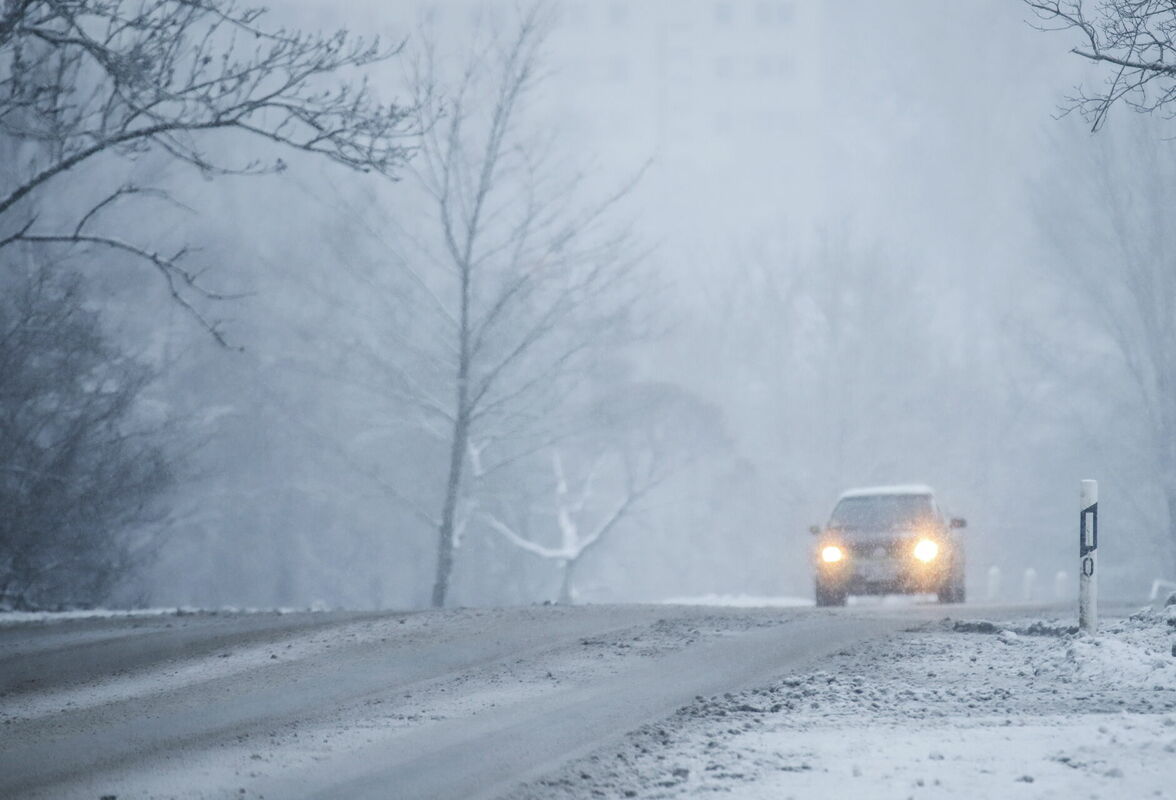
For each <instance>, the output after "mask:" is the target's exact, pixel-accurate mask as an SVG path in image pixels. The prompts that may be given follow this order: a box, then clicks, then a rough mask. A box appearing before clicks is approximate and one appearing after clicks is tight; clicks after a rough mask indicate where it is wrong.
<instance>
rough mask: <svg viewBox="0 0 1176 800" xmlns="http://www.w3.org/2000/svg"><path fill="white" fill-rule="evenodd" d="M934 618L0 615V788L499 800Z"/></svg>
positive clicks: (733, 613) (870, 613) (87, 794)
mask: <svg viewBox="0 0 1176 800" xmlns="http://www.w3.org/2000/svg"><path fill="white" fill-rule="evenodd" d="M953 613H955V614H958V613H959V611H958V610H956V609H954V608H944V607H940V606H935V605H917V604H916V605H902V606H883V605H879V606H869V607H856V608H855V607H851V608H848V609H813V608H797V609H740V610H736V609H716V608H701V607H684V606H683V607H678V606H587V607H573V608H567V607H529V608H513V609H493V610H472V609H469V610H467V609H459V610H452V611H440V612H419V613H409V614H393V613H384V614H357V613H350V614H339V613H313V614H312V613H306V614H284V615H276V614H227V615H226V614H216V615H214V614H185V615H161V616H155V617H147V618H135V619H110V620H103V619H95V620H82V621H71V622H55V623H53V622H50V623H23V624H14V625H4V626H0V726H2V727H0V730H2V734H0V735H2V738H0V797H6V798H9V797H12V798H23V797H28V798H73V797H77V798H91V799H92V800H97V798H103V797H117V798H128V797H136V798H137V797H161V798H162V797H208V798H222V797H224V798H227V797H235V798H248V797H255V798H260V797H269V798H303V797H305V798H319V797H321V798H334V797H348V798H401V797H404V798H479V797H481V798H496V797H504V796H505V797H509V796H511V795H512V793H513V792H515V791H516V788H517V787H519V786H520V785H522V784H523V783H526V782H531V781H534V780H536V779H537V778H540V777H541V776H543V775H545V774H549V773H552V772H553V771H556V770H558V769H560V768H561V767H562V766H564V765H566V764H568V763H569V762H571V761H572V760H574V759H577V758H580V757H583V756H585V755H586V754H588V753H589V752H592V751H594V750H597V749H599V748H601V747H602V746H606V745H608V744H609V743H610V742H611V741H614V740H618V739H620V738H621V737H623V736H624V735H625V734H626V733H628V732H630V731H633V730H635V729H637V728H640V727H641V726H642V725H646V724H648V723H654V722H657V721H658V720H661V719H665V718H667V717H669V716H670V715H672V714H673V712H674V711H675V710H677V709H679V708H681V707H683V706H685V705H688V704H690V703H691V702H693V701H694V700H695V698H696V697H698V696H711V695H722V694H724V693H731V692H738V691H740V690H743V689H747V688H750V687H754V686H760V685H766V684H768V683H770V682H771V681H773V680H778V679H780V678H781V677H783V676H787V675H789V674H791V673H794V672H799V671H802V670H806V669H811V668H813V667H814V665H819V664H820V663H821V662H822V660H823V659H827V658H829V657H831V656H833V655H834V654H836V653H839V652H843V651H845V650H846V648H850V647H854V646H859V645H861V644H862V643H863V642H870V641H877V640H885V639H886V638H888V637H890V636H891V635H893V634H895V633H896V632H898V631H901V630H904V629H907V630H909V629H911V628H918V627H920V626H926V625H930V624H932V623H934V622H936V621H938V620H941V619H942V618H943V617H944V615H945V614H953ZM1001 613H1003V612H1002V611H1001V610H999V609H987V610H986V611H985V615H986V616H987V617H988V618H994V617H997V616H999V615H1000V614H1001Z"/></svg>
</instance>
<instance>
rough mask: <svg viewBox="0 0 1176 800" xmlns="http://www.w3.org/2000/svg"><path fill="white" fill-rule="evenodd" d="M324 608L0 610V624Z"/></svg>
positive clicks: (299, 612) (307, 611)
mask: <svg viewBox="0 0 1176 800" xmlns="http://www.w3.org/2000/svg"><path fill="white" fill-rule="evenodd" d="M326 610H327V609H326V608H325V607H312V608H301V609H299V608H235V607H229V606H226V607H225V608H220V609H203V608H191V607H187V606H180V607H173V608H85V609H75V610H73V611H4V610H0V627H3V626H5V625H19V624H23V623H29V622H69V621H73V620H88V619H140V618H144V619H150V618H153V617H184V616H192V615H197V614H211V615H217V614H305V613H309V612H321V611H326Z"/></svg>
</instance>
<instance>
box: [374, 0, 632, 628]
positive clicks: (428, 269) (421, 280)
mask: <svg viewBox="0 0 1176 800" xmlns="http://www.w3.org/2000/svg"><path fill="white" fill-rule="evenodd" d="M546 30H547V23H546V21H545V17H544V14H543V13H542V12H541V11H539V10H536V9H532V10H531V11H528V12H524V13H522V14H521V15H520V18H519V20H518V25H517V28H514V29H512V31H511V32H510V33H507V34H501V33H498V32H491V33H488V34H486V36H485V37H484V39H485V40H484V41H483V42H482V43H481V44H479V45H477V46H475V47H474V48H473V49H472V50H471V51H469V53H468V54H467V55H465V56H462V57H461V59H460V62H461V63H459V64H458V66H457V67H456V70H455V72H456V77H455V78H452V79H448V78H447V77H446V76H447V75H448V74H451V73H452V72H453V71H451V70H449V69H448V68H449V66H450V63H449V62H447V61H446V60H445V59H444V58H443V57H442V56H441V55H440V53H439V52H438V50H437V48H436V47H435V43H434V42H431V41H429V39H428V37H427V36H426V37H425V47H424V51H423V54H422V57H421V59H420V61H419V64H418V66H417V69H416V71H415V73H414V83H415V86H416V89H417V94H416V97H415V108H416V113H417V117H416V119H415V122H416V124H417V125H420V126H421V127H422V128H423V129H424V130H425V133H424V136H423V139H422V141H421V145H420V148H419V151H418V152H417V155H416V157H415V158H414V161H413V164H412V168H411V175H412V178H413V179H414V180H413V181H412V183H413V185H414V186H415V187H417V188H418V189H419V190H420V191H421V196H422V197H423V198H424V202H423V204H421V203H420V201H419V200H416V201H415V202H417V204H418V208H417V210H418V211H419V213H418V214H416V215H411V214H410V215H407V216H406V215H404V214H397V215H396V219H395V220H394V221H391V222H389V225H391V226H392V230H393V233H391V234H388V238H389V239H391V240H392V241H390V249H391V252H389V253H388V254H387V257H386V258H387V261H386V263H385V267H386V268H385V269H383V270H382V271H381V274H379V275H376V276H375V277H374V278H373V280H374V283H373V287H375V286H379V287H381V288H380V292H381V294H382V296H384V297H389V298H391V299H394V300H395V302H394V303H390V304H388V307H387V308H386V311H385V314H386V320H385V321H386V322H387V328H388V329H389V330H390V331H392V332H391V333H390V334H389V337H388V338H387V339H385V340H384V341H381V342H375V343H373V342H368V343H367V346H366V347H361V346H358V345H357V346H356V347H354V348H352V357H354V358H357V359H361V361H360V363H361V364H362V366H363V371H364V372H365V373H366V374H367V375H371V376H377V377H375V378H373V379H372V380H374V381H376V382H377V384H378V386H377V391H378V392H383V393H384V396H385V397H386V398H388V399H391V400H393V401H395V402H396V403H407V404H408V406H409V407H411V408H412V409H413V410H414V413H415V414H417V415H418V416H417V424H418V427H419V429H420V430H422V431H428V432H429V433H430V435H432V436H434V437H435V439H436V441H437V442H439V443H440V446H441V447H443V448H444V449H445V456H444V459H443V461H444V465H443V466H439V467H438V468H439V469H440V470H442V474H441V475H439V476H438V477H439V478H440V480H439V481H438V482H436V483H435V484H434V485H439V487H440V491H439V492H438V494H437V495H436V497H435V498H433V499H431V500H430V503H432V502H435V503H437V505H438V506H439V513H436V514H434V513H433V512H432V511H430V510H429V509H428V508H426V507H424V506H423V504H422V503H420V502H417V501H415V500H409V502H411V503H412V505H413V507H414V508H415V509H416V510H417V512H418V515H419V517H420V518H421V519H424V520H428V524H429V525H430V526H432V527H433V529H434V530H435V531H436V536H437V562H436V573H435V577H434V581H433V589H432V603H433V604H434V605H436V606H441V605H443V604H444V603H445V601H446V597H447V595H448V593H449V585H450V576H451V574H452V571H453V565H454V551H455V547H456V546H457V544H458V543H459V539H460V536H461V533H462V531H463V529H464V528H465V526H466V525H467V524H468V523H469V522H470V521H471V520H474V519H476V515H475V514H474V509H475V506H476V504H477V497H476V486H475V484H477V483H478V482H479V481H482V480H485V479H488V478H489V477H490V476H492V475H494V474H496V473H498V472H499V471H501V470H504V469H509V468H510V466H511V465H512V464H515V463H518V462H519V460H520V459H524V458H526V456H527V455H528V454H530V453H533V452H536V451H539V450H541V449H543V448H545V447H547V446H549V445H550V444H551V443H552V442H553V441H555V440H556V439H558V438H559V437H560V436H561V435H563V431H562V429H561V426H562V425H563V424H564V423H565V420H564V419H563V418H562V416H561V408H562V407H563V404H564V401H565V400H566V399H567V398H568V397H569V396H570V395H571V394H572V393H573V392H574V391H575V390H576V386H577V381H578V379H579V378H580V377H581V376H582V374H583V372H584V370H585V367H586V365H587V364H588V363H589V362H590V361H591V360H592V358H593V354H594V353H596V352H598V351H599V350H600V348H602V347H605V346H608V345H609V344H611V343H615V342H618V341H621V340H622V339H623V338H624V337H625V336H626V334H627V331H628V329H629V327H630V326H629V325H628V322H629V320H630V318H631V315H630V311H631V308H632V304H633V300H634V297H635V295H636V294H637V292H638V291H639V289H638V287H636V286H634V285H633V281H634V279H635V277H636V276H635V274H634V270H633V267H634V264H635V263H636V256H635V255H634V253H633V251H632V249H631V247H630V246H629V244H628V241H629V238H630V237H629V235H628V233H627V232H626V231H625V230H624V228H623V226H621V225H618V224H617V223H616V221H615V216H616V214H615V213H613V212H615V211H616V206H617V203H618V202H619V201H620V199H621V198H622V197H623V196H624V195H625V194H626V192H627V191H628V190H627V188H625V189H622V190H621V191H619V192H616V193H612V194H608V195H607V196H605V197H604V198H603V199H602V200H599V201H597V202H589V201H586V200H584V199H583V197H584V195H585V194H586V186H585V185H584V184H585V183H586V180H585V178H584V177H583V176H581V175H579V174H576V173H574V172H570V171H569V170H568V169H567V168H566V166H565V162H562V161H560V160H559V156H560V154H559V153H558V152H557V151H556V149H555V148H554V147H553V146H552V142H553V137H552V131H551V129H550V128H549V127H548V126H544V125H542V124H540V123H539V122H538V121H536V119H535V118H534V117H533V116H531V112H532V109H531V107H530V105H529V101H530V100H531V99H532V98H533V96H534V93H535V91H536V90H537V88H538V86H539V83H540V81H539V79H540V64H541V48H542V45H543V42H544V38H545V34H546ZM431 120H440V122H438V123H437V124H434V125H429V124H427V123H428V122H429V121H431ZM401 407H403V406H401ZM406 494H407V493H406ZM418 496H419V495H418ZM406 499H408V498H406Z"/></svg>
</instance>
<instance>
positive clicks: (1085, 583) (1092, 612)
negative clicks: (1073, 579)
mask: <svg viewBox="0 0 1176 800" xmlns="http://www.w3.org/2000/svg"><path fill="white" fill-rule="evenodd" d="M1080 498H1081V504H1080V511H1079V521H1078V627H1079V629H1081V630H1082V631H1084V632H1085V633H1090V634H1094V633H1097V632H1098V573H1097V572H1096V569H1097V566H1098V481H1091V480H1085V481H1082V491H1081V492H1080Z"/></svg>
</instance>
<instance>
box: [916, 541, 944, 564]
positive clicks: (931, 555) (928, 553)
mask: <svg viewBox="0 0 1176 800" xmlns="http://www.w3.org/2000/svg"><path fill="white" fill-rule="evenodd" d="M937 555H939V545H937V544H935V542H933V541H931V540H930V539H920V540H919V543H918V544H917V545H915V558H917V559H919V560H920V561H922V562H923V563H926V562H928V561H934V560H935V556H937Z"/></svg>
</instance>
